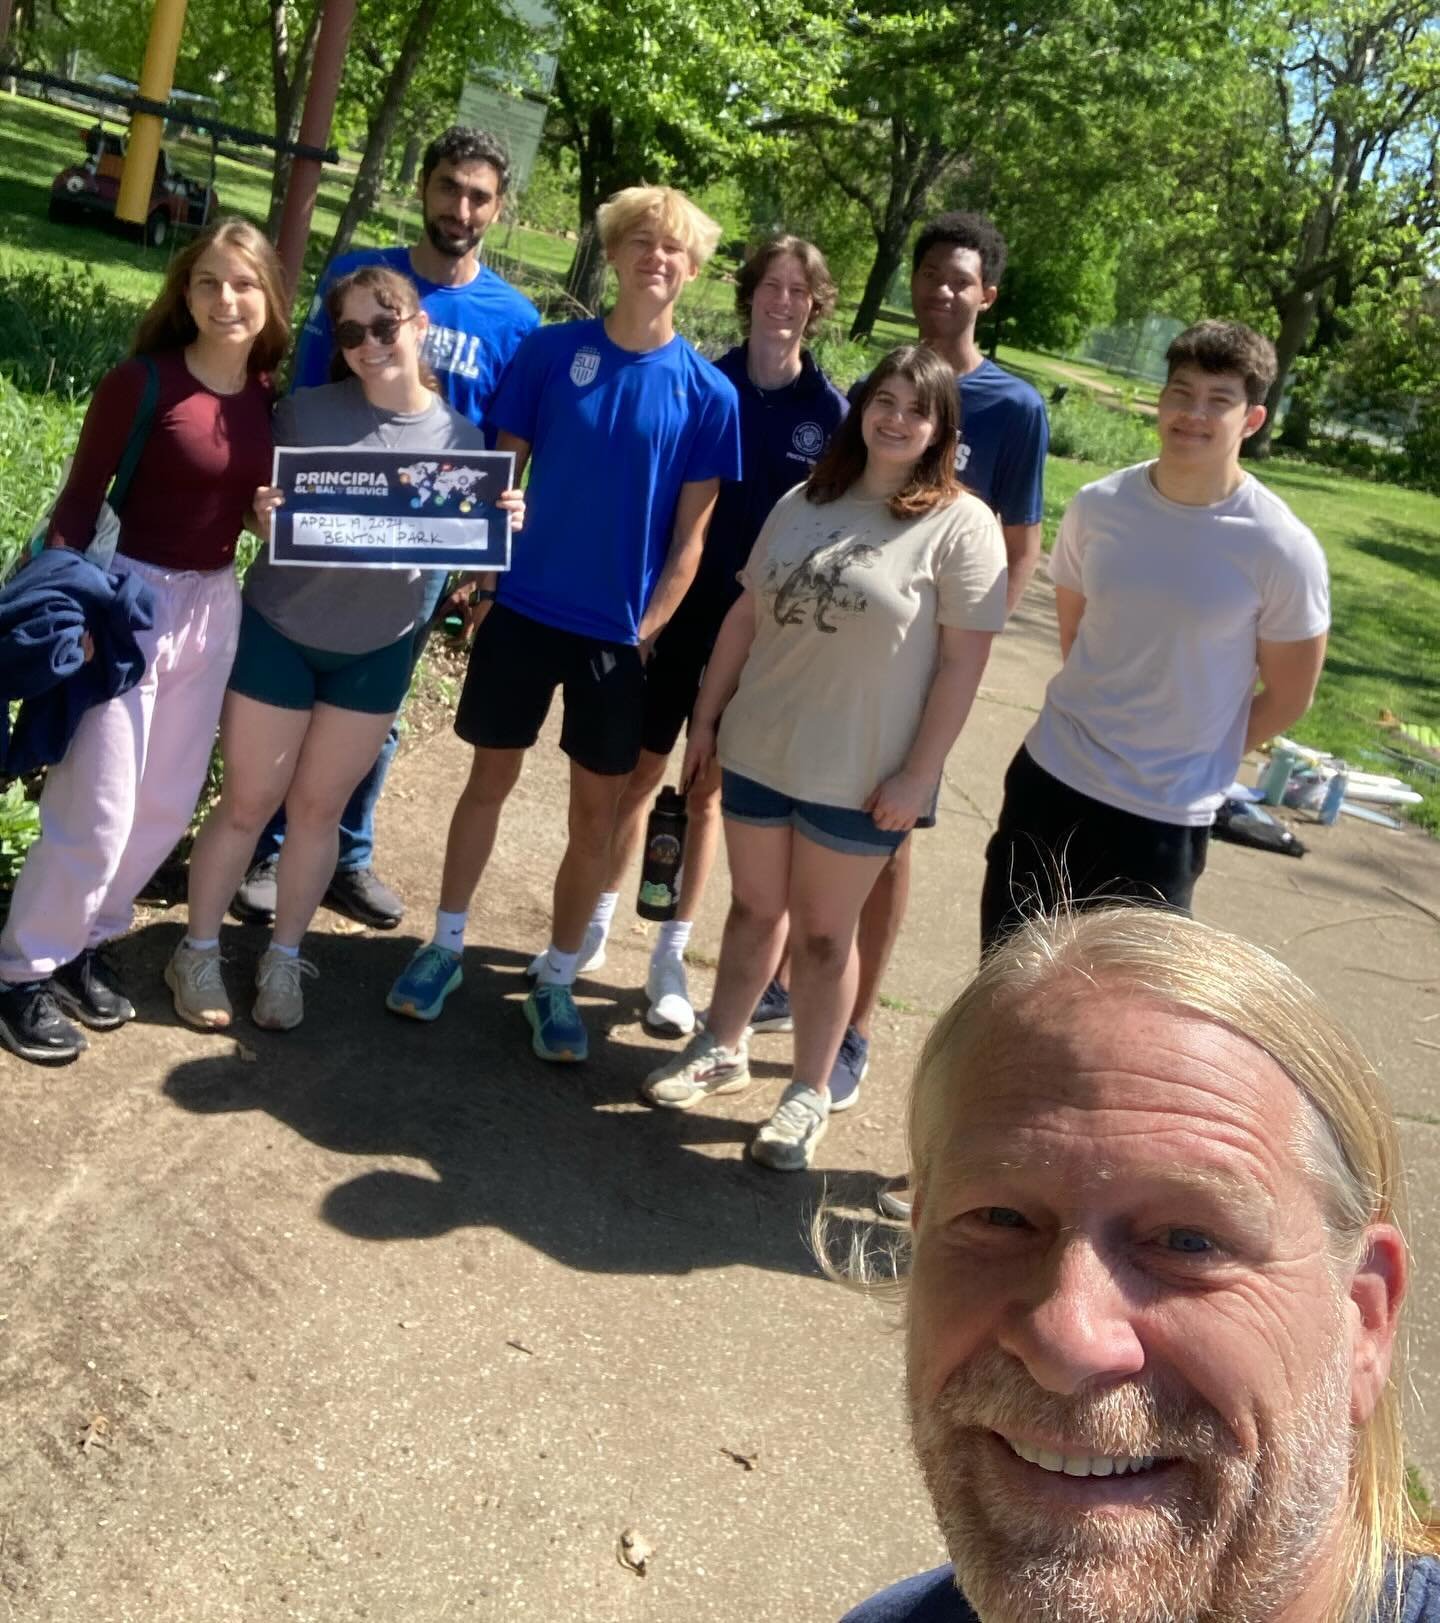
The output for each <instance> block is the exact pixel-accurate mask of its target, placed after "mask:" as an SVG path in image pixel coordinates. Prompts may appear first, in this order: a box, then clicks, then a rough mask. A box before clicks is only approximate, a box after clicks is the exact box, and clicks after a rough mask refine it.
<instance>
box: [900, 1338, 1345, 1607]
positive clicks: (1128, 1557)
mask: <svg viewBox="0 0 1440 1623" xmlns="http://www.w3.org/2000/svg"><path fill="white" fill-rule="evenodd" d="M1348 1398H1349V1378H1348V1359H1347V1357H1346V1353H1345V1348H1344V1346H1343V1345H1342V1344H1341V1343H1340V1341H1339V1338H1338V1336H1337V1338H1336V1348H1335V1354H1334V1356H1333V1357H1332V1358H1331V1360H1330V1362H1329V1364H1328V1365H1327V1367H1326V1368H1325V1369H1323V1370H1322V1371H1321V1374H1320V1377H1319V1378H1318V1379H1317V1381H1316V1382H1315V1383H1314V1384H1313V1386H1311V1387H1310V1389H1309V1390H1308V1391H1307V1392H1305V1393H1304V1394H1302V1396H1301V1402H1300V1407H1299V1408H1298V1409H1297V1411H1296V1413H1295V1415H1294V1417H1293V1423H1292V1424H1291V1425H1290V1426H1289V1427H1288V1428H1287V1429H1286V1431H1285V1432H1283V1433H1281V1434H1279V1435H1277V1436H1276V1437H1275V1438H1273V1439H1272V1440H1271V1441H1270V1442H1269V1443H1268V1444H1267V1445H1266V1446H1265V1447H1264V1448H1263V1449H1262V1452H1261V1454H1260V1456H1259V1458H1258V1459H1257V1460H1254V1461H1250V1460H1246V1459H1244V1458H1242V1457H1241V1455H1240V1453H1239V1451H1238V1448H1237V1445H1236V1443H1235V1440H1234V1438H1233V1437H1231V1436H1230V1434H1229V1433H1228V1431H1227V1430H1226V1428H1225V1426H1224V1423H1223V1421H1222V1420H1221V1418H1220V1416H1219V1415H1218V1414H1217V1413H1216V1412H1215V1411H1214V1410H1212V1409H1210V1408H1209V1407H1208V1406H1207V1405H1204V1404H1202V1403H1200V1402H1198V1400H1197V1401H1195V1402H1186V1401H1185V1400H1183V1399H1181V1398H1180V1397H1179V1396H1178V1395H1176V1396H1170V1395H1167V1394H1163V1393H1156V1392H1153V1391H1151V1390H1150V1389H1148V1388H1146V1387H1143V1386H1140V1385H1137V1384H1135V1383H1133V1382H1132V1383H1127V1384H1125V1385H1122V1386H1118V1387H1114V1388H1112V1389H1111V1390H1109V1391H1106V1392H1101V1393H1097V1394H1095V1395H1093V1396H1089V1397H1079V1398H1063V1397H1058V1396H1056V1395H1055V1394H1054V1393H1050V1392H1046V1391H1043V1390H1042V1389H1041V1388H1039V1387H1037V1386H1036V1385H1035V1383H1034V1382H1033V1381H1032V1380H1031V1379H1030V1377H1029V1376H1028V1375H1027V1374H1026V1373H1025V1371H1024V1369H1023V1368H1022V1366H1021V1365H1020V1364H1019V1363H1018V1362H1016V1361H1015V1360H1013V1359H1011V1358H1009V1357H1007V1356H1006V1355H1005V1354H1003V1353H1000V1352H998V1351H995V1352H990V1353H986V1354H984V1355H982V1356H981V1357H980V1358H978V1359H977V1360H976V1361H975V1362H974V1363H973V1364H971V1365H970V1366H968V1367H966V1368H965V1369H964V1370H963V1371H961V1372H960V1373H958V1374H957V1375H955V1376H953V1377H952V1378H951V1380H950V1381H949V1382H948V1383H947V1385H946V1387H945V1388H944V1390H943V1391H942V1392H941V1393H940V1395H939V1397H938V1398H936V1399H935V1400H934V1401H933V1402H928V1403H924V1404H922V1403H919V1402H918V1401H917V1400H916V1399H915V1397H914V1394H913V1391H912V1394H911V1402H910V1413H911V1425H912V1431H913V1440H914V1445H915V1451H916V1454H917V1455H918V1457H919V1460H920V1467H921V1470H922V1472H923V1473H924V1476H925V1482H926V1486H927V1487H928V1488H929V1490H930V1497H931V1499H932V1501H933V1502H934V1505H935V1513H936V1517H937V1519H938V1520H939V1523H940V1529H941V1532H942V1533H943V1534H944V1536H945V1542H946V1544H947V1545H948V1547H949V1550H950V1556H951V1559H952V1561H953V1562H954V1563H955V1571H956V1575H957V1577H958V1579H959V1582H960V1587H961V1589H962V1590H963V1591H964V1593H965V1597H966V1599H967V1600H968V1601H969V1602H970V1604H971V1606H973V1607H974V1608H975V1610H976V1611H977V1612H978V1613H979V1615H980V1617H981V1619H982V1620H983V1623H1221V1620H1235V1623H1262V1620H1263V1619H1265V1618H1266V1617H1269V1616H1271V1615H1272V1614H1273V1613H1275V1612H1276V1611H1278V1609H1279V1607H1280V1606H1281V1605H1282V1604H1284V1603H1286V1602H1288V1601H1291V1600H1293V1599H1294V1597H1295V1592H1296V1590H1297V1589H1298V1587H1299V1586H1300V1584H1301V1582H1302V1581H1303V1579H1304V1578H1305V1576H1306V1575H1307V1569H1308V1568H1309V1567H1310V1566H1311V1564H1312V1562H1313V1561H1314V1559H1315V1556H1316V1553H1317V1546H1318V1545H1319V1544H1320V1542H1321V1541H1322V1540H1323V1539H1324V1537H1325V1536H1326V1534H1327V1532H1329V1531H1330V1529H1331V1528H1332V1527H1333V1526H1334V1525H1335V1521H1336V1517H1337V1513H1340V1512H1341V1511H1342V1507H1343V1503H1344V1501H1345V1498H1346V1494H1347V1488H1348V1482H1349V1471H1350V1455H1351V1447H1352V1436H1351V1429H1350V1418H1349V1403H1348ZM994 1431H999V1432H1004V1433H1009V1434H1011V1435H1026V1434H1032V1435H1033V1434H1034V1433H1035V1432H1037V1431H1039V1432H1041V1433H1049V1434H1051V1435H1055V1436H1060V1437H1071V1438H1083V1439H1084V1440H1085V1442H1086V1445H1087V1446H1088V1448H1089V1449H1090V1451H1091V1452H1092V1453H1094V1454H1097V1455H1109V1456H1112V1457H1116V1458H1118V1457H1122V1456H1128V1457H1130V1458H1132V1459H1134V1458H1139V1457H1142V1456H1145V1455H1155V1456H1157V1457H1160V1458H1166V1459H1175V1458H1179V1459H1181V1460H1182V1461H1184V1462H1185V1463H1184V1464H1182V1465H1181V1467H1179V1469H1180V1470H1182V1471H1184V1472H1185V1474H1186V1478H1187V1479H1188V1481H1187V1483H1186V1484H1185V1486H1187V1487H1188V1488H1189V1489H1190V1491H1189V1492H1188V1493H1184V1492H1182V1493H1177V1494H1176V1495H1175V1496H1174V1499H1173V1501H1172V1502H1171V1503H1168V1504H1165V1505H1161V1506H1157V1507H1154V1508H1152V1509H1149V1510H1148V1511H1138V1510H1137V1511H1135V1512H1133V1513H1131V1514H1130V1515H1128V1516H1125V1517H1124V1518H1123V1519H1121V1518H1109V1517H1107V1518H1098V1517H1096V1518H1086V1517H1083V1516H1080V1517H1075V1518H1073V1519H1070V1520H1062V1519H1060V1518H1059V1517H1057V1515H1056V1514H1055V1513H1054V1512H1053V1511H1048V1510H1047V1509H1046V1508H1045V1507H1044V1506H1043V1505H1042V1504H1038V1503H1037V1505H1036V1506H1035V1508H1034V1512H1033V1514H1031V1515H1029V1516H1025V1515H1024V1514H1023V1513H1022V1514H1021V1515H1020V1516H1018V1517H1017V1515H1016V1513H1015V1511H1014V1508H1013V1505H1012V1504H1011V1502H1010V1501H1011V1498H1012V1496H1011V1495H1008V1494H1007V1495H1006V1496H1005V1497H1004V1499H1002V1500H1001V1501H1000V1503H1001V1504H1002V1505H1003V1506H1004V1509H1003V1511H1001V1510H999V1509H998V1507H996V1506H994V1505H992V1504H991V1503H989V1502H988V1501H987V1496H986V1495H985V1494H984V1492H983V1489H982V1488H981V1487H980V1486H979V1485H978V1483H977V1475H979V1476H981V1477H983V1475H984V1474H985V1472H986V1470H987V1468H986V1467H985V1466H983V1465H982V1464H981V1463H980V1459H981V1454H980V1450H981V1447H982V1445H983V1444H984V1443H985V1441H986V1439H985V1434H986V1433H989V1432H994ZM997 1516H998V1517H999V1518H1000V1519H999V1520H998V1521H997Z"/></svg>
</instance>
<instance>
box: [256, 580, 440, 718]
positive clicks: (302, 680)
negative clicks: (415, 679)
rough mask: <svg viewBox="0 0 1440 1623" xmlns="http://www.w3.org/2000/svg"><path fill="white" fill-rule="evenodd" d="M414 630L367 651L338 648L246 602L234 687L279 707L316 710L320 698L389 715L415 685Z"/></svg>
mask: <svg viewBox="0 0 1440 1623" xmlns="http://www.w3.org/2000/svg"><path fill="white" fill-rule="evenodd" d="M414 644H415V636H414V633H413V632H409V631H407V632H406V633H405V635H404V636H403V637H401V638H400V639H399V641H398V642H392V643H387V644H386V646H385V647H384V648H376V649H374V650H373V651H372V652H370V653H368V654H334V653H329V652H328V651H327V650H325V649H323V648H308V647H306V645H305V644H304V643H300V642H295V641H294V640H293V639H292V638H290V637H287V636H286V635H285V634H284V632H282V631H277V630H276V629H275V627H274V626H272V625H271V624H270V622H269V621H268V620H267V619H266V618H265V616H264V615H263V614H260V613H259V612H258V611H257V610H255V609H252V608H251V607H250V605H249V604H248V603H247V604H245V606H244V610H243V612H242V614H241V617H240V646H239V648H238V649H237V650H236V653H235V664H234V665H233V666H232V667H231V671H230V682H229V686H230V688H231V690H232V691H233V692H235V693H243V694H244V695H245V697H246V698H247V699H255V700H257V701H258V702H259V703H260V704H272V705H274V706H275V708H276V709H277V710H313V709H314V708H315V706H316V705H317V704H329V705H334V706H335V708H336V709H337V710H358V711H361V712H362V713H363V714H365V715H371V716H386V715H389V714H390V713H391V712H392V711H395V710H398V709H399V708H400V704H401V701H402V700H403V699H404V697H405V694H406V691H407V689H408V688H409V686H410V669H411V665H412V663H413V661H414Z"/></svg>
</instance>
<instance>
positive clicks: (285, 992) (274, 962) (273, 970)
mask: <svg viewBox="0 0 1440 1623" xmlns="http://www.w3.org/2000/svg"><path fill="white" fill-rule="evenodd" d="M319 974H320V971H319V970H318V969H316V967H315V966H314V964H312V963H311V962H310V960H309V959H308V958H291V957H289V956H287V955H286V954H285V953H283V952H277V951H276V950H275V948H274V947H267V948H266V949H265V952H264V955H263V956H262V958H261V959H260V963H259V965H258V967H257V968H256V970H255V987H256V990H257V991H258V993H259V996H258V997H257V998H256V999H255V1007H254V1008H253V1009H252V1010H251V1011H250V1018H251V1019H252V1020H253V1021H254V1022H255V1024H256V1025H257V1026H263V1027H264V1028H265V1029H266V1031H293V1030H294V1028H295V1027H296V1026H298V1025H299V1024H300V1022H301V1021H302V1020H303V1019H304V1018H305V998H304V994H303V993H302V992H301V990H300V978H301V976H302V975H314V976H317V977H318V975H319Z"/></svg>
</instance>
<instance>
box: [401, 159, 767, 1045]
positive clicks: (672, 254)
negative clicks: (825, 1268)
mask: <svg viewBox="0 0 1440 1623" xmlns="http://www.w3.org/2000/svg"><path fill="white" fill-rule="evenodd" d="M598 226H599V231H600V237H601V241H602V242H603V244H604V247H605V254H606V257H607V259H608V260H609V261H610V263H611V265H612V266H613V267H614V269H615V273H616V279H617V281H618V284H619V292H618V295H617V298H616V302H615V306H614V308H613V309H612V310H611V312H610V314H609V315H608V316H606V317H605V318H604V319H603V320H600V319H596V320H590V321H574V322H568V323H566V324H564V325H563V326H556V327H544V328H541V329H540V330H539V331H538V332H536V333H533V334H532V335H531V336H530V337H529V338H528V339H526V341H525V342H524V344H522V345H521V347H520V350H519V352H518V354H517V355H516V357H515V360H514V362H513V364H512V366H511V368H510V371H509V372H508V373H507V374H506V377H505V380H504V382H503V383H502V385H501V388H500V391H499V394H498V396H497V397H496V400H495V404H494V408H493V411H492V421H493V423H494V425H495V427H496V428H497V429H498V430H499V439H498V445H499V448H500V449H501V450H513V451H514V452H515V460H516V468H515V477H516V481H517V483H518V481H519V479H520V476H521V474H522V472H523V471H524V468H525V466H526V464H527V462H533V468H532V477H531V481H530V487H529V507H528V512H527V515H526V525H525V534H524V536H523V537H521V538H518V539H517V543H516V547H515V552H514V556H513V558H512V562H511V568H510V570H509V571H508V573H506V574H504V575H501V576H499V577H498V587H497V586H495V585H494V584H493V583H492V585H491V586H487V587H482V588H481V592H482V595H483V596H485V597H487V598H488V599H490V600H491V601H490V606H489V608H488V611H487V612H486V614H485V617H484V618H483V620H481V622H480V627H479V630H478V632H477V633H476V637H475V646H474V649H473V651H472V653H471V656H470V667H469V670H468V672H467V674H466V678H465V689H464V692H463V693H462V695H461V698H460V706H459V710H458V712H457V714H456V717H455V730H456V732H458V733H459V735H460V736H461V738H463V739H464V740H465V741H466V742H467V743H469V744H472V745H473V746H474V748H475V758H474V762H473V764H472V767H471V772H470V779H469V782H468V783H467V784H466V787H465V789H464V791H463V792H462V794H461V797H460V800H459V803H458V804H457V806H456V808H455V812H454V816H453V818H452V820H451V824H450V836H449V840H448V843H447V845H446V851H445V872H444V877H443V880H442V883H441V890H440V908H439V912H438V914H437V917H436V928H435V936H434V939H433V940H432V941H430V942H429V943H428V944H427V945H426V946H424V947H422V948H421V949H420V950H419V952H417V953H416V955H415V956H414V958H413V959H412V960H411V962H410V964H409V966H408V967H407V968H406V970H405V971H404V973H403V974H402V975H401V977H400V979H399V980H398V981H397V982H396V983H395V985H394V987H393V988H392V989H391V992H390V995H389V997H388V998H387V1000H386V1002H387V1006H388V1007H389V1008H390V1009H392V1010H393V1011H394V1012H396V1013H397V1014H405V1015H409V1016H412V1017H413V1018H416V1019H421V1020H433V1019H435V1018H436V1017H437V1016H438V1015H439V1013H440V1010H441V1008H442V1006H443V1004H444V1001H445V999H446V997H447V996H448V995H449V994H450V993H451V992H452V991H454V989H455V988H456V987H457V986H458V985H459V984H460V979H461V973H460V955H461V950H462V947H463V943H464V930H465V914H466V910H467V909H468V907H469V905H470V900H471V897H472V896H473V894H474V891H475V888H476V886H477V885H478V884H479V882H480V877H481V874H482V873H483V872H484V869H485V864H486V862H487V861H488V860H489V856H490V852H491V850H492V848H493V846H494V843H495V834H496V830H497V828H498V826H499V821H500V811H501V808H502V807H503V805H504V804H505V801H506V799H507V797H508V796H509V794H510V791H511V790H512V789H513V788H514V787H515V784H516V782H517V781H518V779H519V776H520V769H521V766H522V764H523V762H524V758H525V751H526V750H527V749H529V748H530V746H531V745H532V744H534V742H535V741H536V739H537V738H538V736H539V733H540V728H541V725H542V724H543V722H544V720H545V716H546V713H547V711H548V710H549V708H550V703H551V700H552V698H553V697H554V692H555V689H556V688H557V687H560V688H562V689H563V692H564V704H565V720H564V725H563V727H562V729H561V734H560V747H561V748H562V749H563V750H564V752H565V753H566V755H568V756H569V757H570V808H569V834H570V838H569V844H568V845H567V847H566V851H565V856H564V859H563V860H562V862H561V864H560V870H559V873H558V874H557V875H556V878H555V890H554V914H553V922H552V927H551V939H550V946H549V948H548V949H547V950H546V952H545V953H544V954H543V955H542V956H541V959H540V960H539V962H538V963H537V965H536V970H537V974H536V982H537V984H536V986H535V989H534V991H533V992H532V993H531V994H530V997H529V998H528V999H527V1000H526V1003H525V1015H526V1018H527V1020H528V1021H529V1023H530V1027H531V1031H532V1034H533V1037H532V1046H533V1047H534V1050H535V1052H536V1053H537V1054H538V1055H539V1056H540V1057H541V1058H542V1059H548V1060H581V1059H584V1058H585V1057H586V1054H587V1052H588V1039H587V1036H586V1032H585V1027H584V1024H583V1023H582V1021H581V1019H580V1015H579V1011H578V1010H577V1008H576V1006H575V1001H574V998H573V996H572V994H571V986H572V984H573V983H574V980H575V976H576V973H577V970H578V965H579V962H580V957H581V949H582V943H583V939H584V935H585V928H586V925H587V924H588V922H589V920H590V917H591V914H592V913H593V911H594V909H595V904H596V900H597V898H598V897H599V895H600V893H601V890H602V889H603V887H604V884H605V880H606V876H607V870H608V868H609V863H610V844H611V836H612V834H613V831H614V827H615V815H616V808H617V806H618V804H619V800H620V793H621V791H622V789H623V788H624V786H625V782H626V780H627V778H628V777H629V776H630V773H631V772H632V771H633V770H634V767H635V764H636V762H637V761H638V759H639V757H640V749H641V745H642V743H643V737H644V721H645V662H646V661H647V660H648V659H649V657H650V654H651V651H652V650H653V648H654V646H655V642H656V639H657V638H658V636H659V634H660V632H661V631H662V630H663V629H664V627H665V625H666V624H667V622H668V621H669V620H670V618H671V617H672V616H673V614H674V613H675V611H676V609H677V608H678V607H679V605H680V603H681V600H682V599H683V598H684V596H685V594H686V592H687V590H688V589H689V587H690V583H691V581H692V580H693V579H694V576H695V571H696V568H697V566H698V565H699V562H700V553H701V548H702V546H703V544H704V540H705V530H706V526H707V525H708V523H709V521H710V515H711V512H712V511H713V509H714V506H715V499H716V496H717V494H718V493H719V489H720V482H721V480H722V479H738V478H739V477H740V424H739V404H738V401H737V399H736V395H735V388H734V385H733V384H732V383H731V382H730V381H729V379H728V378H726V377H724V376H723V375H722V374H721V373H720V372H719V371H718V370H717V369H716V368H715V367H714V366H712V365H711V364H710V363H709V362H708V361H706V360H704V359H703V358H702V357H701V356H700V355H698V354H697V353H696V352H695V350H694V349H692V348H691V346H690V345H689V344H688V343H687V342H686V341H685V340H684V339H683V338H682V337H680V336H679V335H678V334H677V333H676V332H675V324H674V315H675V303H676V300H677V299H678V298H679V297H680V294H681V292H682V290H683V289H684V287H685V286H686V284H687V283H688V282H691V281H693V280H694V278H695V277H696V276H697V275H698V274H699V272H700V269H701V267H702V266H703V265H704V263H705V261H706V260H707V259H708V258H709V256H710V255H711V253H712V252H713V251H714V248H715V244H716V242H717V240H718V238H719V235H720V227H719V226H718V225H716V223H715V222H714V221H713V220H710V219H708V218H707V217H706V216H705V215H704V214H702V213H701V212H700V210H699V209H697V208H696V207H695V205H694V204H693V203H691V202H690V201H689V199H688V198H686V197H684V196H683V195H682V194H681V193H679V192H677V191H674V190H672V189H671V188H669V187H660V186H646V187H641V186H634V187H629V188H627V189H626V190H625V191H622V192H618V193H617V194H616V195H615V196H614V197H612V198H611V199H610V201H609V202H608V203H606V204H604V205H603V206H602V208H601V209H600V211H599V215H598Z"/></svg>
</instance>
